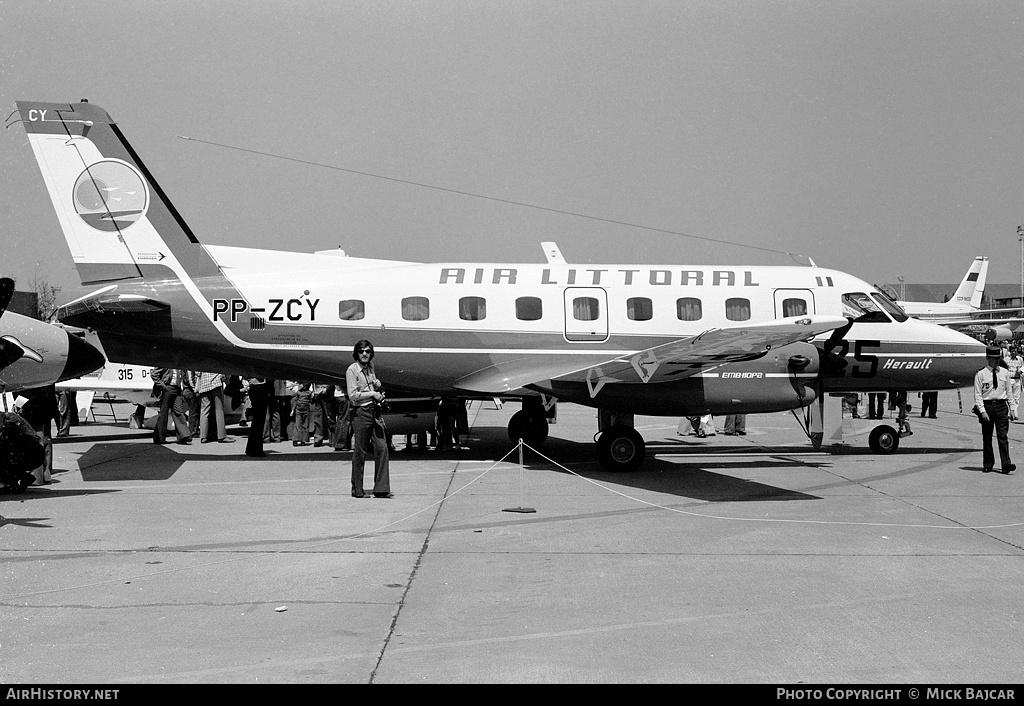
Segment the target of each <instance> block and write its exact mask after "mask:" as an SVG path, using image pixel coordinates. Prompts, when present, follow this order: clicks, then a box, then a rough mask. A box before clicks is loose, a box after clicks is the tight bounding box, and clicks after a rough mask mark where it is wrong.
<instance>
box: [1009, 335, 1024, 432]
mask: <svg viewBox="0 0 1024 706" xmlns="http://www.w3.org/2000/svg"><path fill="white" fill-rule="evenodd" d="M1006 365H1007V366H1008V367H1009V368H1010V421H1011V422H1013V421H1017V416H1018V415H1017V410H1018V408H1019V407H1020V377H1021V375H1020V373H1021V368H1024V359H1021V357H1020V352H1019V351H1018V350H1017V349H1016V348H1013V349H1011V350H1010V357H1009V358H1007V359H1006Z"/></svg>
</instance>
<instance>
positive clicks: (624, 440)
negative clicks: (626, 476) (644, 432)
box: [597, 425, 647, 471]
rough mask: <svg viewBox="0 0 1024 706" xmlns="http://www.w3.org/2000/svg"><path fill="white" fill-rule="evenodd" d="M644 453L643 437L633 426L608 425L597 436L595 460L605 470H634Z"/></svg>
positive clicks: (641, 461) (638, 465)
mask: <svg viewBox="0 0 1024 706" xmlns="http://www.w3.org/2000/svg"><path fill="white" fill-rule="evenodd" d="M646 453H647V446H646V444H644V438H643V437H642V436H640V434H639V433H637V431H636V429H634V428H633V427H626V426H621V425H620V426H612V427H608V428H607V429H605V430H604V431H603V432H601V436H599V437H597V460H598V461H599V462H600V463H601V465H602V466H603V467H604V469H605V470H607V471H635V470H636V469H637V468H639V467H640V464H641V463H643V462H644V455H645V454H646Z"/></svg>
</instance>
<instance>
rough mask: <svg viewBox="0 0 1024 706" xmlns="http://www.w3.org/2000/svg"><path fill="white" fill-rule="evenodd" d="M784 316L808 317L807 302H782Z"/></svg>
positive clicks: (789, 300)
mask: <svg viewBox="0 0 1024 706" xmlns="http://www.w3.org/2000/svg"><path fill="white" fill-rule="evenodd" d="M782 315H783V316H806V315H807V302H806V301H804V300H803V299H783V300H782Z"/></svg>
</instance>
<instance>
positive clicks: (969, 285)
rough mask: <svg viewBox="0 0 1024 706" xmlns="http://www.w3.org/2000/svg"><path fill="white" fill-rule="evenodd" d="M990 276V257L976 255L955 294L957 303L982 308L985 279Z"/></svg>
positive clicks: (953, 299)
mask: <svg viewBox="0 0 1024 706" xmlns="http://www.w3.org/2000/svg"><path fill="white" fill-rule="evenodd" d="M987 277H988V258H987V257H976V258H974V262H972V263H971V266H970V268H969V269H968V270H967V274H966V275H964V279H963V281H962V282H960V286H959V287H957V289H956V292H955V293H954V294H953V298H952V299H951V300H950V301H953V302H955V303H957V304H970V306H971V307H972V308H974V309H979V308H981V297H982V295H983V294H984V293H985V280H986V278H987Z"/></svg>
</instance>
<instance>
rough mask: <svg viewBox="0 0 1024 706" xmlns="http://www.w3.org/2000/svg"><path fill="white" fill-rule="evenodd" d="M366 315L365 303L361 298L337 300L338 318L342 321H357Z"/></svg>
mask: <svg viewBox="0 0 1024 706" xmlns="http://www.w3.org/2000/svg"><path fill="white" fill-rule="evenodd" d="M364 316H366V305H365V304H363V301H362V300H361V299H346V300H345V301H343V302H338V318H339V319H341V320H342V321H359V319H361V318H363V317H364Z"/></svg>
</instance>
